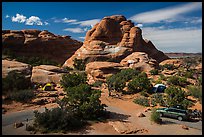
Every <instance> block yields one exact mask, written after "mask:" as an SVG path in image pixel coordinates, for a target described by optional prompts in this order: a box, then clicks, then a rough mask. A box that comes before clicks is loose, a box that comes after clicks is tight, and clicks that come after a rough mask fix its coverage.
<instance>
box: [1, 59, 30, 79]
mask: <svg viewBox="0 0 204 137" xmlns="http://www.w3.org/2000/svg"><path fill="white" fill-rule="evenodd" d="M11 71H18V72H19V73H21V74H22V75H23V76H25V77H26V78H30V77H31V75H32V66H31V65H29V64H25V63H22V62H18V61H10V60H2V78H5V77H6V76H7V75H8V73H9V72H11Z"/></svg>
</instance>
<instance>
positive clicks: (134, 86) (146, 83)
mask: <svg viewBox="0 0 204 137" xmlns="http://www.w3.org/2000/svg"><path fill="white" fill-rule="evenodd" d="M151 88H152V84H151V83H150V80H149V79H148V77H147V74H146V73H145V72H143V73H140V74H139V75H138V76H137V77H135V78H134V79H133V80H132V81H130V82H129V83H128V92H130V93H138V92H141V91H145V92H149V91H150V90H151Z"/></svg>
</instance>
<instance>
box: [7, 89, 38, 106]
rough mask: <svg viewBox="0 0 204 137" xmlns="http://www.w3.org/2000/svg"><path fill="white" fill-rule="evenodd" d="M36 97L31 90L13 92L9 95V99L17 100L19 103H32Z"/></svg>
mask: <svg viewBox="0 0 204 137" xmlns="http://www.w3.org/2000/svg"><path fill="white" fill-rule="evenodd" d="M34 97H35V94H34V92H33V90H30V89H26V90H14V91H12V92H9V93H8V95H7V99H9V100H15V101H17V102H22V103H29V101H31V100H32V99H33V98H34Z"/></svg>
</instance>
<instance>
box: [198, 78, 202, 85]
mask: <svg viewBox="0 0 204 137" xmlns="http://www.w3.org/2000/svg"><path fill="white" fill-rule="evenodd" d="M198 85H202V76H199V77H198Z"/></svg>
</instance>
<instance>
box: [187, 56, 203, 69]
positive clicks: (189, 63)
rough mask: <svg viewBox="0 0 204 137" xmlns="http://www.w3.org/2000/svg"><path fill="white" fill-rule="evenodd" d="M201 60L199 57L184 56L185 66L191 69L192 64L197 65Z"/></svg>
mask: <svg viewBox="0 0 204 137" xmlns="http://www.w3.org/2000/svg"><path fill="white" fill-rule="evenodd" d="M199 62H200V60H199V58H197V57H186V58H183V66H184V67H185V68H186V69H187V71H188V70H189V69H190V67H191V66H196V65H197V64H198V63H199Z"/></svg>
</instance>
